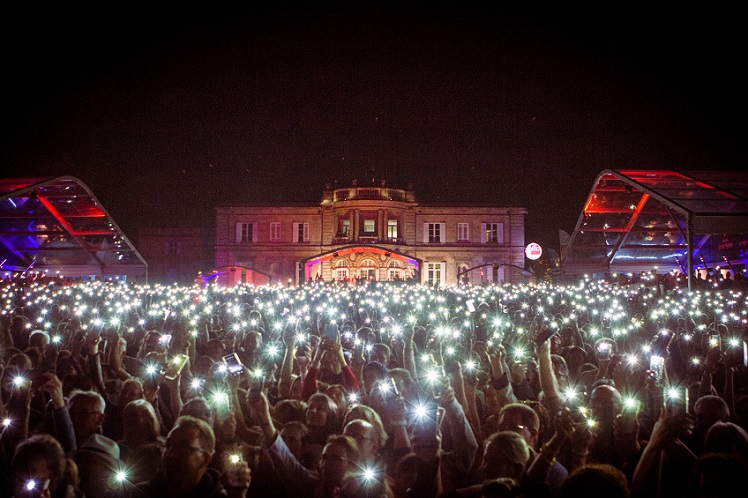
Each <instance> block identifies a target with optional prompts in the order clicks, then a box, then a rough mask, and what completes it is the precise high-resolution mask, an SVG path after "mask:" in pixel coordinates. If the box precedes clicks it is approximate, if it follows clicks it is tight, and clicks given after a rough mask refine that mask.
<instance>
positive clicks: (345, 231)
mask: <svg viewBox="0 0 748 498" xmlns="http://www.w3.org/2000/svg"><path fill="white" fill-rule="evenodd" d="M340 236H341V237H346V238H348V237H350V236H351V220H341V222H340Z"/></svg>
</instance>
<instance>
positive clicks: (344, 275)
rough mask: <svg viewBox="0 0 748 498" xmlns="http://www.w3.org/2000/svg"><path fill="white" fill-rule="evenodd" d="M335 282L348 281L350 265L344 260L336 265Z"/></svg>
mask: <svg viewBox="0 0 748 498" xmlns="http://www.w3.org/2000/svg"><path fill="white" fill-rule="evenodd" d="M335 280H348V263H346V262H345V260H344V259H341V260H338V262H337V263H335Z"/></svg>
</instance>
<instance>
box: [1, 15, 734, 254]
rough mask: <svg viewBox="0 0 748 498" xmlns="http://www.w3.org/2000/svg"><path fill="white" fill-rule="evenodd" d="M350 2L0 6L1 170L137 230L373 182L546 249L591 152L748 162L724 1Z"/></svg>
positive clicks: (566, 220)
mask: <svg viewBox="0 0 748 498" xmlns="http://www.w3.org/2000/svg"><path fill="white" fill-rule="evenodd" d="M362 3H363V2H347V3H345V4H344V3H340V4H338V3H335V2H306V6H305V7H300V6H299V4H298V3H296V2H294V3H291V2H273V7H263V8H258V7H254V10H249V9H247V8H245V10H242V11H238V10H220V13H219V12H217V11H218V10H219V9H218V8H216V7H214V8H211V9H204V10H190V11H183V10H180V11H172V12H160V11H159V12H148V11H143V10H138V9H137V8H136V7H135V6H131V5H129V4H128V5H127V7H128V8H131V9H133V10H135V11H134V12H117V11H111V12H98V11H80V12H74V11H72V10H70V9H69V8H66V9H65V10H59V11H44V10H42V9H41V7H38V6H35V7H34V10H33V11H28V12H21V13H18V14H16V15H12V16H11V15H8V16H6V18H5V23H4V24H5V26H4V28H3V30H2V34H0V36H1V37H2V47H3V48H2V50H3V59H2V62H1V63H2V64H3V69H4V70H3V74H4V78H3V79H4V84H5V85H4V88H5V97H6V98H5V102H4V105H3V113H2V120H3V122H4V129H3V134H2V138H0V161H2V164H3V168H4V169H3V171H4V172H5V173H3V175H5V176H58V175H73V176H76V177H78V178H80V179H81V180H82V181H83V182H84V183H86V184H87V185H88V186H89V187H90V188H91V189H92V190H93V192H94V194H95V195H96V196H97V198H98V199H99V200H100V201H101V202H102V204H103V205H104V208H105V209H106V210H107V211H108V212H109V213H110V214H111V215H112V216H113V218H114V220H115V221H116V222H117V223H118V225H119V226H120V228H122V229H123V231H124V232H125V234H126V235H127V236H128V237H130V238H131V239H135V237H136V234H137V230H138V228H139V227H141V226H153V225H163V226H168V225H182V226H190V225H191V224H195V223H206V224H209V223H211V222H212V220H213V207H214V206H215V205H218V204H221V205H225V204H236V203H247V204H279V205H283V204H310V203H311V204H314V203H318V202H319V201H320V195H321V191H322V189H323V188H324V185H325V183H332V184H333V185H334V186H341V187H342V186H348V185H350V184H351V180H353V179H354V178H355V179H358V181H359V183H360V184H366V183H370V182H371V181H372V179H374V180H375V181H376V182H379V180H380V179H382V178H384V179H386V180H387V182H388V185H390V186H393V187H401V188H404V187H405V186H406V185H407V184H408V183H410V182H412V183H413V185H414V187H415V189H416V192H417V194H418V197H419V200H420V201H421V202H422V203H423V204H434V205H467V204H480V205H494V206H522V207H525V208H527V209H528V211H529V214H528V217H527V220H526V221H527V225H526V238H527V240H528V241H531V240H534V241H537V242H540V243H541V244H544V245H549V246H551V247H554V248H557V247H558V230H559V229H563V230H566V231H568V232H569V233H571V231H572V230H573V229H574V226H575V224H576V221H577V218H578V216H579V213H580V211H581V208H582V205H583V203H584V201H585V199H586V196H587V194H588V193H589V191H590V189H591V187H592V183H593V181H594V179H595V177H596V176H597V175H598V174H599V173H600V172H601V171H602V170H603V169H606V168H613V169H615V168H621V169H631V168H639V169H675V170H705V169H708V170H720V169H740V168H742V167H743V165H744V164H745V159H746V157H745V144H746V140H745V139H746V125H745V111H746V105H745V103H746V99H745V89H746V88H747V87H748V86H747V85H746V78H745V77H744V76H743V74H742V73H743V71H744V69H743V66H744V63H745V55H744V49H745V46H746V41H745V29H744V28H743V27H742V26H740V25H739V23H740V22H742V21H741V20H742V17H741V16H740V15H739V14H738V13H737V12H730V11H729V10H720V11H716V8H715V7H704V6H700V7H699V10H694V11H688V10H685V9H686V8H687V7H686V6H685V4H681V5H680V6H679V7H678V9H677V10H673V11H668V10H666V9H664V8H658V9H659V10H654V11H653V10H652V7H651V6H647V5H645V4H644V3H642V4H638V3H637V2H634V3H617V4H605V6H604V8H603V7H602V6H601V7H598V8H599V9H600V10H589V9H582V8H573V7H569V6H561V5H557V6H555V7H540V6H535V7H522V8H507V7H498V6H491V7H489V6H485V5H486V4H488V2H485V3H479V2H476V3H472V2H465V3H466V4H473V5H474V6H473V7H467V6H466V7H461V8H460V10H455V9H456V8H454V7H435V6H430V7H428V8H416V7H407V8H406V7H402V6H397V7H395V6H389V4H388V3H387V2H373V3H372V4H371V5H377V7H361V6H356V4H362ZM495 3H503V2H495ZM559 3H560V2H559ZM348 4H351V5H348ZM437 4H440V2H437ZM340 5H345V6H344V7H341V6H340ZM367 5H370V4H367ZM392 5H397V4H395V3H392ZM119 7H120V8H125V4H123V5H121V6H119ZM112 8H115V7H112ZM722 8H723V9H724V7H722Z"/></svg>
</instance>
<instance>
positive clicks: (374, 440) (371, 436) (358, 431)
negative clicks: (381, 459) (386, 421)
mask: <svg viewBox="0 0 748 498" xmlns="http://www.w3.org/2000/svg"><path fill="white" fill-rule="evenodd" d="M343 434H344V435H346V436H351V437H352V438H353V439H355V440H356V443H358V448H359V451H360V452H361V461H362V462H374V461H375V460H376V459H377V457H378V456H379V449H380V441H379V431H377V428H376V427H374V425H373V424H371V423H369V422H367V421H366V420H361V419H360V418H357V419H353V420H351V421H350V422H348V423H347V424H345V427H343Z"/></svg>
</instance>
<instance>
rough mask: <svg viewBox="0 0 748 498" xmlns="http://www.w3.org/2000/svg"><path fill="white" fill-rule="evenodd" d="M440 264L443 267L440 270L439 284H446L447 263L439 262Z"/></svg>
mask: <svg viewBox="0 0 748 498" xmlns="http://www.w3.org/2000/svg"><path fill="white" fill-rule="evenodd" d="M439 266H440V267H441V268H440V270H439V285H444V282H446V281H447V263H446V262H442V263H439Z"/></svg>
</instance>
